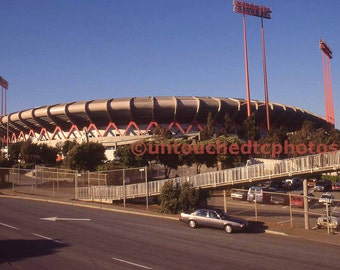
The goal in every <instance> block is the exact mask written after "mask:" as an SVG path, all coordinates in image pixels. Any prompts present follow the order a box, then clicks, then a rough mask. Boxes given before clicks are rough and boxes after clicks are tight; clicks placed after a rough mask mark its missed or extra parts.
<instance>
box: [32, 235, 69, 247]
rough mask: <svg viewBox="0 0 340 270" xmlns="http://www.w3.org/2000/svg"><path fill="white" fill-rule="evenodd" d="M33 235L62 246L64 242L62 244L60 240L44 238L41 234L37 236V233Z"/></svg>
mask: <svg viewBox="0 0 340 270" xmlns="http://www.w3.org/2000/svg"><path fill="white" fill-rule="evenodd" d="M32 234H33V235H35V236H37V237H40V238H43V239H46V240H50V241H54V242H56V243H59V244H62V243H63V242H60V241H58V240H55V239H52V238H50V237H47V236H43V235H41V234H37V233H32Z"/></svg>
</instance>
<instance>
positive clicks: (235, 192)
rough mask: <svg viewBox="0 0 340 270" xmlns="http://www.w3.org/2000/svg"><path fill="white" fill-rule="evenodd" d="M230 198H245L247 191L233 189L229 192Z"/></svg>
mask: <svg viewBox="0 0 340 270" xmlns="http://www.w3.org/2000/svg"><path fill="white" fill-rule="evenodd" d="M230 198H232V199H233V200H235V199H238V200H243V201H245V200H247V191H246V190H242V189H234V190H232V191H231V193H230Z"/></svg>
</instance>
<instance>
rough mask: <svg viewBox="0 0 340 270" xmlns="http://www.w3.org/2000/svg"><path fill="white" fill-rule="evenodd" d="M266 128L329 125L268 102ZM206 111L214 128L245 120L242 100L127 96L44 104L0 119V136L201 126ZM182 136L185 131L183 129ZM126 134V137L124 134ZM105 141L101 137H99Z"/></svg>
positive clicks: (262, 121) (257, 105) (255, 105)
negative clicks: (268, 124)
mask: <svg viewBox="0 0 340 270" xmlns="http://www.w3.org/2000/svg"><path fill="white" fill-rule="evenodd" d="M264 105H265V104H264V102H263V101H257V100H252V101H251V111H252V112H255V114H256V121H257V123H258V125H259V126H260V127H264V128H265V126H266V111H265V106H264ZM269 109H270V122H271V126H272V127H274V126H277V127H279V126H285V127H287V128H288V129H289V130H296V129H298V128H300V127H301V124H302V123H303V121H305V120H310V121H312V122H313V123H314V124H315V125H316V126H317V127H324V128H327V127H329V124H328V123H327V122H326V121H325V120H324V119H322V118H321V117H318V116H316V115H314V114H312V113H310V112H307V111H305V110H303V109H301V108H296V107H292V106H288V105H283V104H278V103H273V102H270V103H269ZM209 112H211V113H212V116H213V118H214V119H215V121H216V122H217V123H221V124H222V123H223V121H224V117H225V114H226V113H227V114H229V116H230V118H231V120H232V121H233V123H234V124H238V123H242V121H243V120H244V119H246V118H247V106H246V100H244V99H237V98H220V97H192V96H189V97H180V96H170V97H131V98H111V99H102V100H88V101H77V102H70V103H62V104H54V105H45V106H41V107H36V108H32V109H28V110H23V111H19V112H14V113H10V114H9V115H8V116H2V117H1V118H0V135H1V136H2V137H6V135H7V129H8V132H9V133H8V134H9V137H10V138H11V137H13V135H14V136H15V137H16V138H19V137H20V134H21V136H26V135H28V134H31V135H32V134H41V133H42V132H43V131H44V132H47V133H50V134H55V133H56V132H57V131H58V132H60V131H62V132H70V130H71V129H72V128H73V129H74V128H76V129H78V130H83V129H84V128H87V129H88V128H90V127H92V128H93V127H94V128H95V129H97V130H100V129H102V130H103V129H104V130H105V129H106V128H107V127H108V126H109V125H114V126H115V127H116V128H117V129H120V128H123V129H125V128H126V127H127V126H128V125H129V124H131V123H134V126H138V127H139V126H144V130H147V129H148V128H145V126H146V127H151V125H150V124H151V123H153V125H162V126H165V127H169V125H170V126H173V124H174V123H175V124H176V126H177V127H182V125H193V124H195V125H196V126H197V125H201V124H202V125H204V124H205V122H206V119H207V116H208V113H209ZM180 129H181V128H180ZM181 132H184V133H186V132H188V129H187V128H184V127H183V129H182V130H181ZM124 135H125V134H124ZM104 136H105V134H104Z"/></svg>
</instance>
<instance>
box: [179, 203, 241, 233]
mask: <svg viewBox="0 0 340 270" xmlns="http://www.w3.org/2000/svg"><path fill="white" fill-rule="evenodd" d="M179 220H180V221H182V222H185V223H188V225H189V227H190V228H196V227H198V226H202V227H211V228H218V229H223V230H224V231H225V232H226V233H232V232H233V231H234V230H245V229H247V228H248V221H246V220H244V219H241V218H236V217H231V216H229V215H228V214H227V213H226V212H224V211H222V210H218V209H198V210H196V211H194V212H192V213H190V214H187V213H181V214H180V216H179Z"/></svg>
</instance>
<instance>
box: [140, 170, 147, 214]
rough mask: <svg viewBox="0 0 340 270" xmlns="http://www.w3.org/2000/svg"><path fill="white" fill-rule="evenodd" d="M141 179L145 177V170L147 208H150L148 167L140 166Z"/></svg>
mask: <svg viewBox="0 0 340 270" xmlns="http://www.w3.org/2000/svg"><path fill="white" fill-rule="evenodd" d="M139 171H140V179H141V180H142V179H143V172H145V200H146V209H149V187H148V167H146V166H145V167H144V168H140V169H139Z"/></svg>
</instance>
